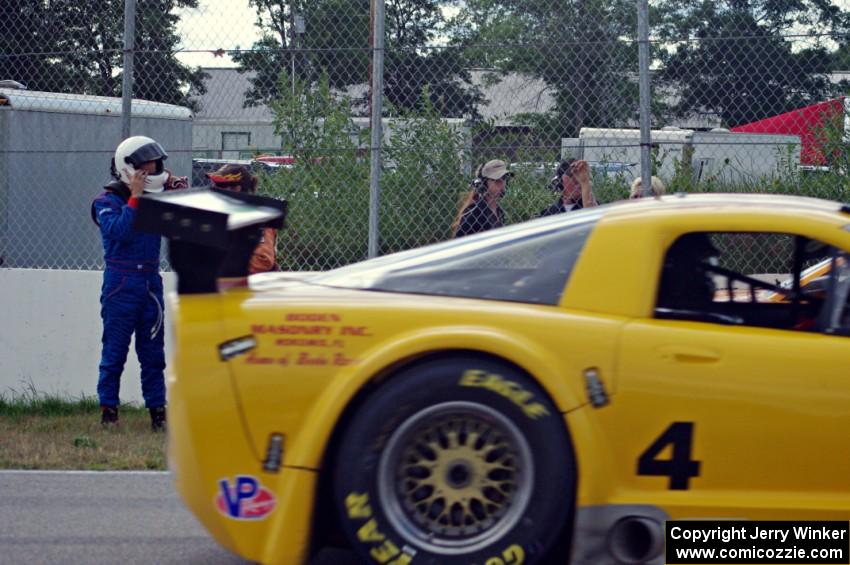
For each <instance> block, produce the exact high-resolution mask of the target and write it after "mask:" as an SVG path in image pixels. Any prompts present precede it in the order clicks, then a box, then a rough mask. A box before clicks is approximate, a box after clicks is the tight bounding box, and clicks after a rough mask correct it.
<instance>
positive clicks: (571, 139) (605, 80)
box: [0, 0, 850, 270]
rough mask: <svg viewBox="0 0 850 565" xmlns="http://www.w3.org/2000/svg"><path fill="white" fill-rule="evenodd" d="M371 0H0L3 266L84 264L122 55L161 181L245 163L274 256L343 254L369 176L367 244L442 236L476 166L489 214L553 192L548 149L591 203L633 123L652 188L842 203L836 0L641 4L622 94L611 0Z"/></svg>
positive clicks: (621, 56) (619, 192)
mask: <svg viewBox="0 0 850 565" xmlns="http://www.w3.org/2000/svg"><path fill="white" fill-rule="evenodd" d="M376 1H377V0H374V1H371V2H370V0H310V1H309V2H307V1H304V0H227V1H224V0H137V1H132V4H131V5H129V6H126V7H125V5H124V3H123V2H122V1H117V0H74V1H71V0H53V1H51V2H43V1H40V0H5V1H4V2H3V3H2V5H0V81H4V82H2V83H0V255H2V257H3V260H4V264H3V266H6V267H36V268H66V269H100V268H102V267H103V265H102V250H101V249H100V242H99V235H98V232H97V229H96V228H95V227H94V225H93V224H92V223H91V220H90V217H89V206H90V203H91V200H92V199H93V198H94V197H95V196H96V195H97V194H98V192H99V190H100V187H102V186H103V185H104V184H105V183H106V182H108V180H109V161H110V158H111V156H112V154H113V152H114V148H115V146H116V145H117V144H118V143H119V141H120V140H121V139H122V128H123V121H122V120H123V117H122V100H121V96H122V84H123V81H124V78H125V77H124V69H125V66H127V68H129V66H128V61H131V62H132V81H131V82H129V83H128V86H129V87H131V91H132V96H133V103H132V109H133V113H132V121H131V122H130V131H131V133H132V134H133V135H148V136H150V137H153V138H155V139H157V140H158V141H160V142H161V143H162V144H163V145H164V146H165V148H166V150H167V151H168V153H169V159H168V162H167V165H168V167H169V168H170V169H171V170H172V171H173V172H174V173H175V174H177V175H185V176H190V177H191V179H192V184H194V185H196V186H197V185H203V184H205V183H207V182H208V181H207V179H206V176H205V174H204V173H206V172H210V171H212V170H215V169H216V168H218V167H219V166H221V165H222V164H224V163H230V162H239V163H245V164H248V165H250V166H252V167H253V168H254V170H255V171H257V174H258V175H259V177H260V185H259V186H260V188H259V191H260V192H261V193H263V194H268V195H273V196H277V197H281V198H285V199H287V200H288V201H289V202H290V214H289V218H288V227H287V228H286V230H285V231H284V232H283V233H282V234H281V235H280V236H279V239H278V246H279V249H278V262H279V264H280V266H281V268H283V269H284V270H323V269H329V268H333V267H336V266H340V265H344V264H347V263H351V262H353V261H357V260H361V259H364V258H366V257H367V255H368V254H369V241H370V233H369V230H370V221H369V219H370V217H369V216H370V196H371V198H373V199H374V197H375V196H376V194H377V193H376V191H375V190H374V188H375V187H376V186H379V187H380V192H379V198H378V199H377V201H375V200H372V202H376V203H377V208H376V211H377V220H378V221H377V232H376V233H373V234H371V235H372V237H374V241H376V242H377V252H378V253H380V254H385V253H390V252H394V251H398V250H402V249H408V248H411V247H414V246H419V245H424V244H427V243H432V242H436V241H440V240H444V239H447V238H449V237H451V233H452V228H451V226H452V223H453V222H454V221H455V219H456V217H457V215H458V209H459V205H460V204H461V202H462V201H463V199H464V197H465V196H466V194H467V192H468V190H469V183H470V180H471V179H472V177H473V174H474V170H475V169H476V167H477V166H478V165H479V164H480V163H482V162H484V161H487V160H489V159H503V160H505V161H507V162H509V163H510V164H511V168H512V169H513V170H514V171H515V172H516V176H515V177H514V178H513V179H511V181H510V183H509V185H508V189H507V192H506V195H505V197H504V198H503V200H502V207H503V208H504V210H505V211H506V218H507V222H509V223H514V222H521V221H525V220H528V219H531V218H534V217H537V216H538V215H539V214H540V213H541V211H542V210H543V209H544V208H547V207H548V206H550V205H552V203H553V202H555V201H556V200H557V199H559V198H561V194H560V193H559V192H553V191H552V190H550V189H548V188H547V187H548V186H549V185H550V179H551V178H552V176H553V174H554V172H555V169H556V167H557V165H558V163H559V162H560V161H562V160H564V159H568V158H576V159H583V160H586V161H587V162H588V163H589V166H590V168H591V170H592V182H593V191H594V193H595V195H596V198H597V199H598V200H599V202H601V203H606V202H612V201H616V200H620V199H625V198H627V197H628V195H629V187H630V184H631V182H632V180H633V179H635V178H637V177H639V176H640V174H641V170H640V136H639V131H638V127H639V124H640V119H641V117H647V118H648V119H649V121H650V123H651V130H652V131H651V141H652V146H651V148H652V149H651V157H652V158H651V167H652V174H653V175H656V176H658V177H659V178H660V179H661V181H662V182H663V183H664V184H665V185H666V190H667V191H668V192H673V191H684V192H717V191H723V192H730V191H731V192H777V193H789V194H803V195H809V196H817V197H823V198H830V199H835V200H844V201H847V200H850V188H848V178H849V177H848V173H850V157H848V151H847V142H848V132H850V127H848V112H847V107H848V104H847V100H845V99H844V98H843V97H844V96H845V95H846V94H847V92H848V84H850V83H849V82H848V79H850V48H848V41H847V39H848V37H850V35H848V34H850V0H840V1H833V2H819V1H816V0H801V1H800V2H796V3H788V4H787V5H786V4H783V5H781V6H779V5H777V4H776V3H773V2H769V1H768V0H753V1H752V2H748V3H738V2H726V1H718V2H713V3H705V2H702V1H697V0H679V1H677V2H652V3H650V6H649V7H650V11H649V25H650V49H651V51H650V53H651V65H650V67H651V71H650V76H649V79H650V81H651V85H652V90H651V100H650V103H649V104H647V105H646V107H644V108H642V107H641V105H640V100H639V95H638V93H639V88H638V84H639V80H640V72H639V68H638V41H637V36H638V34H637V29H638V28H637V25H638V22H637V13H638V12H637V6H636V3H635V2H634V1H632V0H630V1H624V0H610V1H607V2H601V1H599V0H570V1H566V0H500V1H495V0H465V1H457V0H456V1H444V2H438V1H435V0H386V2H385V4H384V12H383V13H385V17H384V18H383V19H382V20H380V21H379V18H378V17H376V14H380V13H382V11H381V10H375V9H374V7H375V6H374V5H373V4H375V2H376ZM133 5H135V17H134V18H130V19H129V20H127V21H128V22H133V24H134V25H133V26H131V27H132V31H133V37H132V38H129V37H128V36H125V29H130V28H126V27H125V15H126V14H125V8H130V9H131V10H130V11H131V12H132V8H133ZM376 30H383V33H382V34H381V37H382V38H383V44H384V50H383V51H382V53H383V68H382V74H381V77H382V81H380V82H381V83H382V84H383V88H382V95H383V98H382V101H383V103H382V112H381V114H382V120H381V139H382V143H381V144H380V147H373V146H372V143H371V141H370V127H371V124H372V119H371V118H372V108H373V97H372V96H371V95H372V84H375V83H376V81H375V78H376V77H375V76H374V71H373V69H374V66H373V55H374V53H375V52H376V51H375V49H374V46H375V45H376V44H379V43H380V42H376ZM378 154H380V159H381V165H382V166H381V168H380V170H379V178H372V174H371V168H370V167H371V162H372V159H375V158H377V156H378ZM370 186H371V187H372V188H371V190H370ZM373 226H374V224H373ZM763 259H764V260H767V259H769V257H767V256H765V257H763ZM760 260H761V259H760V258H759V257H757V256H756V255H754V257H753V261H755V262H758V261H760Z"/></svg>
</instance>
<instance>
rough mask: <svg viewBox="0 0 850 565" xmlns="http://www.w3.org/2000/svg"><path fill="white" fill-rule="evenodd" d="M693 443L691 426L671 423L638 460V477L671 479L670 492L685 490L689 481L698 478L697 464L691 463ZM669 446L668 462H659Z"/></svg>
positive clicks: (696, 462) (666, 460)
mask: <svg viewBox="0 0 850 565" xmlns="http://www.w3.org/2000/svg"><path fill="white" fill-rule="evenodd" d="M693 439H694V423H693V422H673V423H672V424H670V427H669V428H667V429H666V430H664V433H663V434H661V435H660V436H658V439H656V440H655V441H654V442H652V445H650V446H649V447H648V448H647V449H646V451H644V452H643V453H642V454H641V456H640V457H639V458H638V465H637V474H638V475H650V476H654V477H670V486H669V487H668V488H669V489H670V490H688V488H689V487H688V483H689V482H690V479H691V477H699V469H700V461H694V460H692V459H691V447H692V446H693ZM668 445H670V446H672V447H673V455H672V456H671V457H670V459H658V454H659V453H661V452H662V451H663V450H664V448H665V447H667V446H668Z"/></svg>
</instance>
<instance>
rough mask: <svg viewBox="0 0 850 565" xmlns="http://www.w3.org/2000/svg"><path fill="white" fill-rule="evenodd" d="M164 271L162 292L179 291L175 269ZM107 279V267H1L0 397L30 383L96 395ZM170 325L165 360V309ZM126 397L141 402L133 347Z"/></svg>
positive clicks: (66, 393)
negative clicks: (102, 293) (103, 283)
mask: <svg viewBox="0 0 850 565" xmlns="http://www.w3.org/2000/svg"><path fill="white" fill-rule="evenodd" d="M162 276H163V283H164V288H165V292H166V293H168V292H171V291H172V290H174V289H175V287H176V277H175V275H174V273H163V274H162ZM102 278H103V272H102V271H67V270H49V269H0V312H2V321H0V394H4V395H6V396H7V397H8V396H9V395H10V394H12V395H14V394H15V392H18V393H20V392H21V391H25V390H28V389H29V388H30V385H32V387H34V388H35V389H36V390H37V391H38V392H44V393H51V394H56V395H61V396H66V397H69V398H79V397H80V396H81V395H86V396H92V395H96V394H97V375H98V363H99V362H100V337H101V320H100V286H101V280H102ZM165 330H166V333H165V339H166V346H165V351H166V359H167V360H168V359H170V351H171V339H170V338H171V326H170V323H169V320H168V312H166V323H165ZM166 362H167V361H166ZM121 402H122V403H123V402H137V403H142V391H141V385H140V375H139V362H138V360H137V359H136V352H135V347H134V345H133V344H131V345H130V353H129V355H128V356H127V364H126V366H125V368H124V375H123V376H122V378H121Z"/></svg>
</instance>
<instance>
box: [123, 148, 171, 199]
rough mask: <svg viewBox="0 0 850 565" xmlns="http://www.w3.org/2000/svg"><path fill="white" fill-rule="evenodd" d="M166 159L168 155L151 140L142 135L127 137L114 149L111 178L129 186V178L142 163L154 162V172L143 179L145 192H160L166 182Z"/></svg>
mask: <svg viewBox="0 0 850 565" xmlns="http://www.w3.org/2000/svg"><path fill="white" fill-rule="evenodd" d="M166 159H168V153H166V152H165V149H163V148H162V146H161V145H160V144H159V143H157V142H156V141H154V140H153V139H151V138H149V137H145V136H143V135H136V136H133V137H128V138H127V139H125V140H124V141H122V142H121V143H120V144H118V147H117V148H116V149H115V157H114V158H113V159H112V176H114V177H115V178H116V179H119V180H121V181H122V182H124V183H126V184H130V176H131V175H133V174H134V173H135V172H136V170H137V169H138V168H139V167H141V166H142V163H147V162H148V161H156V170H155V171H154V172H153V173H151V174H149V175H148V176H147V178H146V179H145V192H162V191H163V190H164V189H165V181H166V180H168V173H167V172H166V171H165V166H164V164H163V161H165V160H166Z"/></svg>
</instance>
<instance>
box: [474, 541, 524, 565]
mask: <svg viewBox="0 0 850 565" xmlns="http://www.w3.org/2000/svg"><path fill="white" fill-rule="evenodd" d="M524 562H525V550H524V549H523V548H522V546H520V545H517V544H514V545H512V546H510V547H509V548H507V549H506V550H504V551H503V552H502V556H501V557H491V558H489V559H488V560H487V561H485V562H484V565H522V564H523V563H524Z"/></svg>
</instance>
